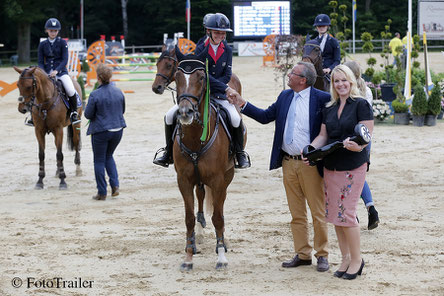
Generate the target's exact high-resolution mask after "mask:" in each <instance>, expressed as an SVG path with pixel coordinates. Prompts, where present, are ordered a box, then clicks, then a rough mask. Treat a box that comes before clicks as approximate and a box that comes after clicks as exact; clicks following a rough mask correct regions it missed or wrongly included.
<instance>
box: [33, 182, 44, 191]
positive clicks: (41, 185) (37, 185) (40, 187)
mask: <svg viewBox="0 0 444 296" xmlns="http://www.w3.org/2000/svg"><path fill="white" fill-rule="evenodd" d="M34 189H36V190H42V189H43V184H40V183H37V184H35V186H34Z"/></svg>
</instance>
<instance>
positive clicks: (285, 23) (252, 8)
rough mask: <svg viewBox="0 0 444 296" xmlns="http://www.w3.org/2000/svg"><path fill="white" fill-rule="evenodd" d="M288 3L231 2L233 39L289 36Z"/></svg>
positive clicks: (289, 18)
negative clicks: (274, 35)
mask: <svg viewBox="0 0 444 296" xmlns="http://www.w3.org/2000/svg"><path fill="white" fill-rule="evenodd" d="M290 20H291V9H290V1H233V21H234V22H233V27H234V36H233V37H234V38H237V39H241V38H243V39H249V38H251V39H254V38H259V37H265V36H267V35H270V34H281V35H289V34H291V29H290V28H291V24H290Z"/></svg>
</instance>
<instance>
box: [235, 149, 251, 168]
mask: <svg viewBox="0 0 444 296" xmlns="http://www.w3.org/2000/svg"><path fill="white" fill-rule="evenodd" d="M238 157H239V158H242V157H243V158H245V162H246V163H245V164H243V165H240V163H239V161H238ZM235 159H236V162H237V163H235V165H234V167H235V168H236V169H247V168H249V167H251V161H250V155H248V153H247V152H246V151H239V152H236V153H235Z"/></svg>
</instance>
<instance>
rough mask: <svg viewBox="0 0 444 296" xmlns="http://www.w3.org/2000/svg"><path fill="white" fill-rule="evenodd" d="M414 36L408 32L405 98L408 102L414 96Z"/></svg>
mask: <svg viewBox="0 0 444 296" xmlns="http://www.w3.org/2000/svg"><path fill="white" fill-rule="evenodd" d="M411 72H412V36H411V35H410V31H409V32H407V61H406V64H405V85H404V97H405V99H406V101H408V100H410V96H411V94H412V74H411Z"/></svg>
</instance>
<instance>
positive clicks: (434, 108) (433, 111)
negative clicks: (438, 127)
mask: <svg viewBox="0 0 444 296" xmlns="http://www.w3.org/2000/svg"><path fill="white" fill-rule="evenodd" d="M439 112H441V91H440V89H439V87H438V85H437V83H435V87H433V89H432V93H431V94H430V97H429V102H428V110H427V114H430V115H438V114H439Z"/></svg>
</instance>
